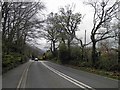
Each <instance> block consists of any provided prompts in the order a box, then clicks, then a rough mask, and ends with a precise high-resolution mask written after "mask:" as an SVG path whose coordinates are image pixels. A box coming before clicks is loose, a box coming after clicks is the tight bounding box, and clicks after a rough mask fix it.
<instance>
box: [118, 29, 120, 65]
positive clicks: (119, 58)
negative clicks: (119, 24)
mask: <svg viewBox="0 0 120 90" xmlns="http://www.w3.org/2000/svg"><path fill="white" fill-rule="evenodd" d="M118 33H119V34H118V63H119V62H120V31H119V32H118Z"/></svg>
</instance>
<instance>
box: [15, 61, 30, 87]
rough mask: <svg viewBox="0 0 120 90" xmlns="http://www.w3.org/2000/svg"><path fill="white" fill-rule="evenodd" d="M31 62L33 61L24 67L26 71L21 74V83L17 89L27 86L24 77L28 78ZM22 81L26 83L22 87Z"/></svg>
mask: <svg viewBox="0 0 120 90" xmlns="http://www.w3.org/2000/svg"><path fill="white" fill-rule="evenodd" d="M31 63H32V62H29V63H28V65H27V66H26V67H25V69H24V71H23V73H22V76H21V78H20V80H19V83H18V85H17V89H19V88H25V85H26V80H24V82H23V79H24V77H25V78H27V73H28V70H29V67H30V65H31ZM22 83H24V85H23V87H21V85H22Z"/></svg>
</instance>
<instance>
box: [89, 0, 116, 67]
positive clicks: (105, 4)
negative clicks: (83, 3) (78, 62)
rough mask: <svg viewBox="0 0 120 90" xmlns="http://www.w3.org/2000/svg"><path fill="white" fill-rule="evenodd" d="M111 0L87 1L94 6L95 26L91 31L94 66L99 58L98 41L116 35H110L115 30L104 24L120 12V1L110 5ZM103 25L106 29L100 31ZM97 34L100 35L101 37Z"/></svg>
mask: <svg viewBox="0 0 120 90" xmlns="http://www.w3.org/2000/svg"><path fill="white" fill-rule="evenodd" d="M109 1H110V0H107V1H106V0H102V2H99V1H92V2H88V3H87V4H88V5H90V6H92V7H93V8H94V16H93V28H92V31H91V41H92V63H93V66H95V63H96V60H97V51H96V43H97V42H99V41H101V40H104V39H107V38H113V37H115V36H114V35H109V33H111V32H112V31H113V30H111V29H109V28H107V27H106V26H104V25H105V24H106V23H108V22H110V21H112V19H113V18H114V17H115V14H116V13H117V12H118V1H115V2H114V3H112V5H109ZM101 27H104V31H103V32H100V33H99V32H98V30H100V29H101ZM97 35H99V38H98V37H97Z"/></svg>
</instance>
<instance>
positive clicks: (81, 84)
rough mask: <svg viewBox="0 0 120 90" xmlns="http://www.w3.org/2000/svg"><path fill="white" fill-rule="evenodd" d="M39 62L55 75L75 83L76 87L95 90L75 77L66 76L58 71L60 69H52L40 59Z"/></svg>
mask: <svg viewBox="0 0 120 90" xmlns="http://www.w3.org/2000/svg"><path fill="white" fill-rule="evenodd" d="M41 63H42V64H43V65H44V66H45V67H46V68H48V69H49V70H51V71H52V72H54V73H56V74H57V75H59V76H61V77H63V78H64V79H66V80H68V81H70V82H71V83H73V84H75V85H77V86H78V87H80V88H83V89H84V90H95V89H94V88H92V87H90V86H88V85H86V84H84V83H82V82H80V81H78V80H76V79H74V78H72V77H70V76H68V75H65V74H64V73H62V72H60V71H58V70H56V69H54V68H52V67H50V66H48V65H46V64H45V63H44V62H42V61H41Z"/></svg>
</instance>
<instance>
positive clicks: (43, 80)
mask: <svg viewBox="0 0 120 90" xmlns="http://www.w3.org/2000/svg"><path fill="white" fill-rule="evenodd" d="M2 86H3V88H79V90H96V89H99V88H102V90H103V89H105V90H106V89H108V90H110V89H111V90H115V88H116V90H118V80H114V79H110V78H106V77H103V76H99V75H95V74H92V73H88V72H84V71H80V70H76V69H73V68H70V67H65V66H62V65H58V64H55V63H52V62H49V61H29V62H27V63H25V64H23V65H20V66H19V67H17V68H15V69H13V70H11V71H9V72H7V73H5V74H4V75H3V77H2Z"/></svg>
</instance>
